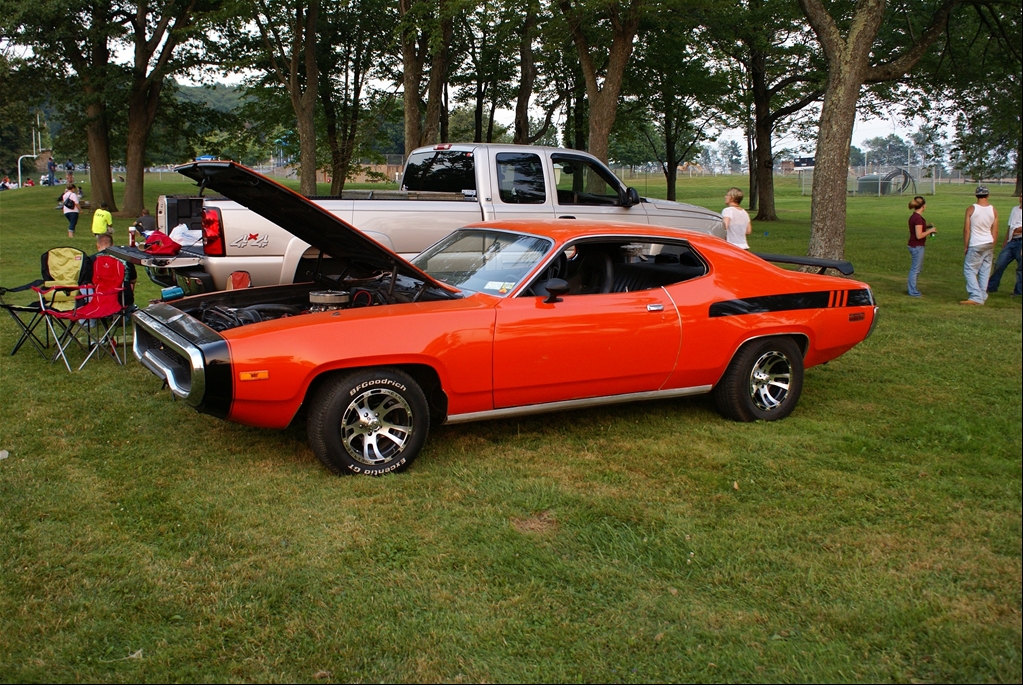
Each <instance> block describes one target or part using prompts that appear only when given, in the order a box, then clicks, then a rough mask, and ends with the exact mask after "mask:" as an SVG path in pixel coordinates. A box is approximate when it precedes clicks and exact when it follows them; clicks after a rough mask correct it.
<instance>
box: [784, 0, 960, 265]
mask: <svg viewBox="0 0 1023 685" xmlns="http://www.w3.org/2000/svg"><path fill="white" fill-rule="evenodd" d="M962 1H963V0H937V2H933V1H932V2H913V3H911V2H909V0H906V2H905V3H904V4H902V3H900V4H893V5H892V7H891V14H893V15H894V17H893V18H892V23H890V24H889V27H891V28H892V29H893V30H892V31H890V32H887V33H886V35H885V38H887V39H888V42H887V44H886V45H883V46H882V45H880V44H879V41H878V34H879V31H880V30H881V27H882V24H884V20H885V16H886V12H885V10H886V7H888V4H887V3H886V1H885V0H856V2H855V4H854V5H850V4H849V3H847V2H841V3H834V4H831V5H830V10H829V7H825V5H824V2H823V0H799V6H800V8H802V10H803V13H804V14H805V15H806V18H807V21H808V22H809V23H810V27H811V28H812V29H813V31H814V34H815V35H816V36H817V40H818V42H819V43H820V45H821V48H822V49H823V50H824V55H825V57H826V58H827V61H828V82H827V87H826V89H825V92H824V106H823V108H822V109H821V117H820V124H819V133H818V137H817V153H816V157H815V160H814V175H813V198H812V201H811V209H810V222H811V233H810V246H809V254H810V255H811V256H813V257H824V258H833V259H841V258H843V257H844V255H845V207H846V178H847V176H848V173H849V145H850V142H851V140H852V129H853V123H854V122H855V120H856V104H857V102H858V100H859V98H860V92H861V90H862V87H863V85H864V84H865V83H878V82H884V81H893V80H895V79H899V78H902V77H903V76H904V75H905V74H906V73H907V72H908V71H909V70H910V69H912V68H913V67H914V66H915V65H916V64H917V62H919V61H920V59H921V58H922V57H923V56H924V54H925V53H926V52H927V50H928V49H929V48H930V47H931V46H932V45H933V44H934V42H935V41H936V40H937V39H938V37H939V36H940V35H941V34H942V32H943V31H944V28H945V23H946V21H947V20H948V17H949V15H950V14H951V12H952V10H953V9H954V8H955V7H956V6H957V5H958V4H960V3H961V2H962ZM896 21H897V26H898V28H897V29H895V28H894V27H895V26H896V23H895V22H896ZM903 26H905V27H906V28H905V29H903V28H902V27H903ZM882 48H883V49H882Z"/></svg>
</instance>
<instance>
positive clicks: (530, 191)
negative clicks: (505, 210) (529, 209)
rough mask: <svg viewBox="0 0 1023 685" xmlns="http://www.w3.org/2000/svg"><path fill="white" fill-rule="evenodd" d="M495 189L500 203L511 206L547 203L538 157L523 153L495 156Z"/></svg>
mask: <svg viewBox="0 0 1023 685" xmlns="http://www.w3.org/2000/svg"><path fill="white" fill-rule="evenodd" d="M497 189H498V194H499V195H500V197H501V202H504V203H505V204H511V205H542V204H543V203H544V202H546V201H547V188H546V186H545V185H544V180H543V164H541V163H540V156H539V155H533V154H528V153H523V152H501V153H499V154H498V155H497Z"/></svg>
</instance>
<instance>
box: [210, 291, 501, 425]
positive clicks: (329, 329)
mask: <svg viewBox="0 0 1023 685" xmlns="http://www.w3.org/2000/svg"><path fill="white" fill-rule="evenodd" d="M496 299H497V298H492V297H488V296H486V295H475V296H472V297H469V298H465V299H460V300H448V301H442V302H423V303H413V304H398V305H389V306H386V307H365V308H357V309H348V310H343V311H337V312H322V313H317V314H307V315H303V316H301V317H290V318H284V319H277V320H275V321H269V322H266V323H263V324H257V325H252V326H245V327H242V328H236V329H232V330H231V331H228V332H227V333H225V334H224V337H225V339H226V340H227V343H228V346H229V347H230V353H231V360H232V371H233V373H234V374H235V375H234V380H235V388H236V390H235V394H234V401H233V403H232V406H231V412H230V415H229V417H228V418H229V419H230V420H231V421H236V422H238V423H244V424H247V425H252V426H260V427H264V428H283V427H285V426H287V425H288V424H289V423H290V422H291V420H292V418H293V417H294V415H295V413H296V412H297V411H298V408H299V406H300V405H301V404H302V402H303V400H304V399H305V395H306V392H307V390H308V388H309V386H310V384H311V383H312V382H313V380H314V379H315V378H317V377H318V376H320V375H321V374H324V373H328V372H331V371H334V370H338V369H346V368H363V367H371V366H396V365H402V364H423V365H427V366H430V367H432V368H433V369H434V370H435V371H436V372H437V375H438V376H439V377H440V381H441V385H442V387H443V389H444V392H445V393H446V394H447V398H448V411H449V413H452V414H455V413H468V412H476V411H487V410H490V409H492V408H493V396H492V392H491V369H492V346H493V336H494V303H495V301H496ZM249 379H251V380H249Z"/></svg>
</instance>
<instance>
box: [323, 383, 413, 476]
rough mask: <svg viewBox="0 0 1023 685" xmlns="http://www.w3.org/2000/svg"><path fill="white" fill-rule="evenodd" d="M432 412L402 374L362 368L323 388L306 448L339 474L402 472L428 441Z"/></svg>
mask: <svg viewBox="0 0 1023 685" xmlns="http://www.w3.org/2000/svg"><path fill="white" fill-rule="evenodd" d="M429 426H430V410H429V408H428V406H427V404H426V397H425V395H424V394H423V391H422V389H421V388H420V387H419V385H418V384H417V383H416V382H415V381H414V380H413V379H412V377H411V376H409V375H408V374H407V373H405V372H404V371H401V370H399V369H391V368H381V369H365V370H361V371H355V372H352V373H348V374H344V375H342V376H338V377H336V378H335V379H333V380H331V381H329V382H327V383H325V384H324V385H323V386H322V387H321V388H320V389H319V391H317V393H316V394H315V396H314V397H313V400H312V403H311V407H310V411H309V418H308V431H309V444H310V446H312V448H313V452H315V453H316V456H317V458H319V460H320V461H322V462H323V463H324V465H326V467H327V468H328V469H330V470H331V471H333V472H334V473H337V474H339V475H345V474H349V473H357V474H362V475H367V476H380V475H383V474H385V473H391V472H396V471H403V470H405V469H407V468H408V467H409V465H411V464H412V461H413V460H414V459H415V458H416V456H417V455H418V454H419V450H420V449H422V447H423V444H424V443H425V442H426V434H427V432H428V430H429Z"/></svg>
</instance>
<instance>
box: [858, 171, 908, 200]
mask: <svg viewBox="0 0 1023 685" xmlns="http://www.w3.org/2000/svg"><path fill="white" fill-rule="evenodd" d="M910 188H912V190H910ZM908 192H912V194H913V195H916V180H915V179H914V178H913V177H912V176H911V175H910V173H909V172H908V171H906V170H905V169H901V168H896V169H892V170H891V171H889V172H888V173H887V174H883V175H882V174H867V175H866V176H861V177H860V178H859V180H858V181H857V183H856V194H857V195H877V196H878V197H880V196H881V195H903V194H905V193H908Z"/></svg>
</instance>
